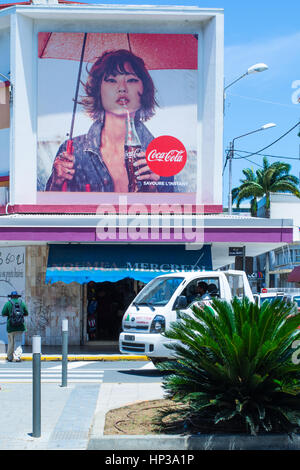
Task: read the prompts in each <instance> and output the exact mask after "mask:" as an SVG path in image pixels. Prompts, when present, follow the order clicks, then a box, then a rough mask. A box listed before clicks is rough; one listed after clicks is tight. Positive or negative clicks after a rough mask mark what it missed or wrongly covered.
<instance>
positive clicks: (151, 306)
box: [139, 302, 155, 311]
mask: <svg viewBox="0 0 300 470" xmlns="http://www.w3.org/2000/svg"><path fill="white" fill-rule="evenodd" d="M139 305H147V307H149V308H151V310H152V311H154V310H155V308H154V306H153V305H152V303H151V302H139Z"/></svg>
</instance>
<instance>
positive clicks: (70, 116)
mask: <svg viewBox="0 0 300 470" xmlns="http://www.w3.org/2000/svg"><path fill="white" fill-rule="evenodd" d="M198 76H199V71H198V37H197V35H194V34H142V33H136V34H133V33H128V34H125V33H124V34H123V33H96V32H95V33H94V32H93V33H84V32H83V33H71V32H68V33H64V32H57V33H49V32H47V33H46V32H45V33H43V32H41V33H39V34H38V99H37V106H38V126H37V127H38V149H37V155H38V162H37V199H38V203H68V204H78V203H79V204H80V203H82V202H83V203H98V202H100V201H101V202H103V201H105V202H108V203H115V202H117V197H118V196H120V195H126V196H127V197H128V200H129V202H139V201H145V193H147V201H148V200H149V201H152V200H153V201H161V200H166V201H167V202H173V201H174V202H177V201H180V202H187V203H194V201H195V197H196V193H197V172H198V171H199V170H198V167H199V165H198V162H197V155H198V153H199V152H198V148H200V144H199V142H198V138H197V135H199V131H198V100H199V91H198V88H199V84H198ZM161 193H163V194H164V197H163V198H164V199H161V195H160V194H161Z"/></svg>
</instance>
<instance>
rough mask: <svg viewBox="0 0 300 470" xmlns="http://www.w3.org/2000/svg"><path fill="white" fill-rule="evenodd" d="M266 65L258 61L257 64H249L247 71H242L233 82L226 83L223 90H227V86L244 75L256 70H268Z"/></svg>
mask: <svg viewBox="0 0 300 470" xmlns="http://www.w3.org/2000/svg"><path fill="white" fill-rule="evenodd" d="M268 68H269V67H268V66H267V65H266V64H262V63H259V64H255V65H251V67H249V68H248V70H247V72H245V73H243V75H241V76H240V77H238V78H236V79H235V80H234V81H233V82H231V83H229V85H227V86H226V87H225V88H224V92H225V91H226V90H227V88H229V87H230V86H231V85H233V84H234V83H236V82H238V81H239V80H241V79H242V78H244V77H246V75H250V74H251V73H256V72H264V71H265V70H268Z"/></svg>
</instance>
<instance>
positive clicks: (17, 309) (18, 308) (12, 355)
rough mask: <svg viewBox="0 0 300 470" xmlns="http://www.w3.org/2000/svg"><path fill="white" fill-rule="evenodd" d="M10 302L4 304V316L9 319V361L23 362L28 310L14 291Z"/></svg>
mask: <svg viewBox="0 0 300 470" xmlns="http://www.w3.org/2000/svg"><path fill="white" fill-rule="evenodd" d="M8 298H9V300H8V301H7V302H6V303H5V304H4V307H3V309H2V316H3V317H7V323H6V330H7V336H8V346H7V360H8V361H9V362H12V361H14V362H21V357H22V352H23V350H22V336H23V333H24V331H26V330H27V329H26V325H25V321H24V316H27V315H28V309H27V306H26V304H25V302H23V301H22V300H21V295H19V294H18V292H16V291H13V292H11V294H10V295H8Z"/></svg>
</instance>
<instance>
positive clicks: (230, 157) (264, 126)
mask: <svg viewBox="0 0 300 470" xmlns="http://www.w3.org/2000/svg"><path fill="white" fill-rule="evenodd" d="M275 126H276V124H274V123H273V122H270V123H268V124H264V125H263V126H261V127H260V128H259V129H255V131H251V132H247V133H246V134H242V135H239V136H238V137H235V138H234V139H233V140H232V141H231V142H230V147H229V153H228V155H227V157H226V161H227V160H228V162H229V194H228V214H229V215H232V160H233V158H234V143H235V141H236V140H237V139H241V138H242V137H245V136H246V135H250V134H254V133H255V132H260V131H265V130H266V129H270V128H271V127H275Z"/></svg>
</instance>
